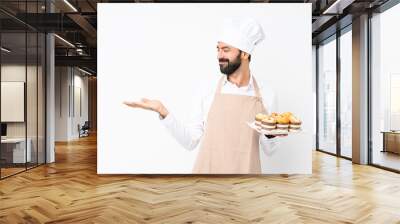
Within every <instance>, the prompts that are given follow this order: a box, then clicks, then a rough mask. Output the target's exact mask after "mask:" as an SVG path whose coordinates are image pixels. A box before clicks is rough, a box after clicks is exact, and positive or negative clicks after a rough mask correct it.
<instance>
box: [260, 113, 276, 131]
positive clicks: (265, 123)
mask: <svg viewBox="0 0 400 224" xmlns="http://www.w3.org/2000/svg"><path fill="white" fill-rule="evenodd" d="M261 127H262V129H264V130H267V131H271V130H274V129H275V128H276V120H275V118H273V117H271V116H267V117H265V118H264V119H263V120H262V121H261Z"/></svg>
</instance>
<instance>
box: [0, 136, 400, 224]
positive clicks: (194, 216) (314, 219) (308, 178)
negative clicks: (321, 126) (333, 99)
mask: <svg viewBox="0 0 400 224" xmlns="http://www.w3.org/2000/svg"><path fill="white" fill-rule="evenodd" d="M399 199H400V175H399V174H396V173H392V172H388V171H385V170H381V169H378V168H375V167H371V166H362V165H355V164H352V163H351V162H350V161H348V160H344V159H338V158H336V157H333V156H330V155H327V154H324V153H321V152H314V153H313V174H312V175H289V176H288V175H261V176H246V175H233V176H232V175H227V176H224V175H218V176H195V175H158V176H151V175H148V176H146V175H113V176H99V175H97V174H96V136H90V137H88V138H82V139H80V140H79V141H73V142H69V143H57V145H56V163H54V164H49V165H45V166H41V167H38V168H35V169H32V170H29V171H27V172H25V173H21V174H18V175H16V176H12V177H10V178H7V179H5V180H2V181H0V202H1V203H0V223H374V224H375V223H400V212H399V211H400V200H399Z"/></svg>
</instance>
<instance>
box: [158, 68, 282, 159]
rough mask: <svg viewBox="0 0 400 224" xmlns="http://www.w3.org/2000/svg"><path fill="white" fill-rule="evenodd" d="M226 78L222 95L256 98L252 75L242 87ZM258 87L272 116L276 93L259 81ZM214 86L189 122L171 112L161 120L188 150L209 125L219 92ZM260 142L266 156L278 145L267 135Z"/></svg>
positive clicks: (195, 143) (191, 148)
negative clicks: (215, 97)
mask: <svg viewBox="0 0 400 224" xmlns="http://www.w3.org/2000/svg"><path fill="white" fill-rule="evenodd" d="M224 76H225V77H224V81H223V83H222V88H221V93H222V94H236V95H247V96H255V90H254V86H253V76H252V75H250V81H249V83H248V85H247V86H242V87H238V86H237V85H236V84H234V83H232V82H230V81H229V80H228V79H227V76H226V75H224ZM257 85H258V87H259V89H260V94H261V97H262V100H263V104H264V107H266V110H267V113H268V114H270V113H272V112H276V100H275V94H274V91H273V90H271V89H270V88H268V87H266V86H265V85H261V84H260V83H259V82H258V81H257ZM214 86H215V87H214V89H213V91H210V92H208V93H207V94H205V95H204V96H203V97H202V99H201V102H199V105H198V108H197V109H196V110H194V113H193V116H192V118H191V119H190V120H189V122H187V123H183V122H181V121H180V120H179V119H177V118H176V117H175V116H174V115H173V114H172V113H171V112H169V114H168V115H167V116H166V117H165V118H164V119H161V123H162V124H163V125H164V126H165V127H166V128H167V129H168V131H169V132H170V133H171V135H172V136H173V137H174V138H175V139H176V140H177V141H178V142H179V143H180V144H181V145H182V146H183V147H184V148H185V149H187V150H193V149H195V148H196V147H197V146H198V145H199V143H200V141H201V139H202V136H203V134H204V131H205V127H206V123H207V117H208V112H209V110H210V107H211V104H212V102H213V100H214V96H215V91H216V90H217V85H216V84H215V85H214ZM249 128H250V127H249ZM259 141H260V148H261V149H262V150H263V151H264V152H265V153H266V154H268V152H269V151H272V150H273V148H274V147H276V145H277V144H278V139H277V137H275V138H271V139H268V138H267V137H265V135H260V140H259Z"/></svg>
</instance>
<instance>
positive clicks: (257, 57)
mask: <svg viewBox="0 0 400 224" xmlns="http://www.w3.org/2000/svg"><path fill="white" fill-rule="evenodd" d="M225 17H251V18H254V19H256V20H257V21H258V22H259V23H260V24H261V25H262V27H263V29H264V31H265V33H266V39H265V40H264V41H263V42H261V43H260V44H259V45H258V46H257V48H256V49H255V51H254V52H253V54H252V60H251V63H250V66H251V71H252V74H254V76H255V77H256V78H257V81H258V82H259V83H266V84H268V86H271V87H273V89H274V91H275V94H276V95H277V100H278V112H285V111H291V112H294V113H295V114H296V115H298V116H299V117H300V118H301V119H302V120H303V129H304V130H305V131H304V132H303V133H302V134H298V135H293V136H289V137H287V138H284V139H283V138H282V139H281V143H280V145H279V146H278V147H276V148H275V149H274V150H273V151H270V152H268V153H267V154H265V153H263V152H261V154H260V155H261V160H262V170H263V173H306V174H307V173H311V170H312V169H311V166H312V159H311V158H312V155H311V151H312V130H313V126H312V125H313V124H314V122H313V120H312V117H313V116H312V115H313V113H314V111H313V110H312V108H313V98H312V70H311V4H264V3H243V4H239V3H234V4H226V3H224V4H215V3H213V4H192V3H190V4H151V3H142V4H140V3H135V4H120V3H119V4H115V3H114V4H112V3H105V4H98V39H97V41H98V79H97V80H98V110H97V111H98V132H97V134H98V157H97V158H98V163H97V172H98V173H99V174H153V173H157V174H170V173H191V170H192V167H193V164H194V161H195V158H196V155H197V153H198V148H197V149H195V150H193V151H187V150H185V149H184V148H183V147H181V146H180V145H179V144H178V143H177V141H176V140H175V139H174V138H173V137H172V136H171V135H170V134H169V133H168V131H167V130H166V129H165V128H164V127H163V126H162V124H161V122H160V120H159V118H158V115H157V114H156V113H154V112H150V111H143V110H140V109H132V108H129V107H127V106H125V105H123V104H122V102H123V101H125V100H136V99H140V98H142V97H147V98H150V99H159V100H161V101H162V102H163V104H164V105H166V106H167V108H168V109H169V110H170V111H171V112H172V113H174V114H175V116H176V117H177V118H178V119H181V120H183V121H185V120H187V119H188V116H189V115H190V112H191V108H193V105H194V104H196V103H199V101H198V100H199V96H200V95H202V94H204V92H205V91H209V90H210V88H211V89H212V88H215V86H214V85H215V84H216V81H217V78H218V77H219V76H220V73H219V67H218V60H217V49H216V44H217V43H216V41H215V38H216V35H217V34H218V28H219V27H220V24H221V21H222V20H223V18H225Z"/></svg>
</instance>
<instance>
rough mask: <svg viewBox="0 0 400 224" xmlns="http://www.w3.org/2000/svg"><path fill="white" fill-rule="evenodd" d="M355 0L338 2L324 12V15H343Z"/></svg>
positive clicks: (338, 0) (339, 0) (340, 0)
mask: <svg viewBox="0 0 400 224" xmlns="http://www.w3.org/2000/svg"><path fill="white" fill-rule="evenodd" d="M353 2H354V0H336V1H335V2H334V3H333V4H332V5H330V6H329V7H328V8H327V9H325V10H324V12H323V13H322V14H341V13H343V9H345V8H346V7H347V6H349V5H351V3H353Z"/></svg>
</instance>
